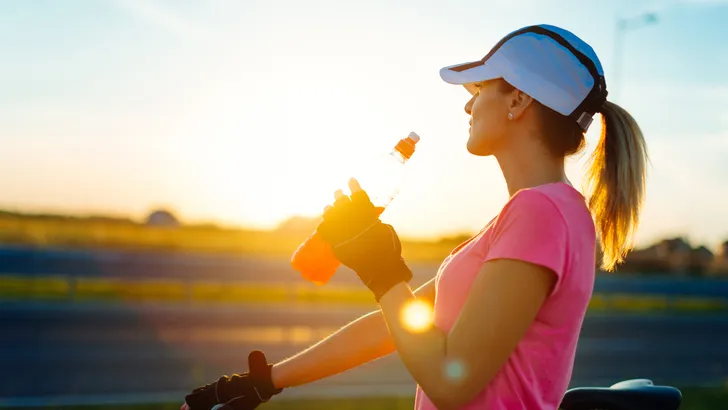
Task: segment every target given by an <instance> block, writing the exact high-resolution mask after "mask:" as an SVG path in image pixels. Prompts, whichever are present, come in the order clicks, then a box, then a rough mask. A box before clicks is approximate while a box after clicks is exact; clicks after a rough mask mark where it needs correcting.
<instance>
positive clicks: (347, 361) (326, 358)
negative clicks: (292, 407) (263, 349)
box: [272, 311, 395, 388]
mask: <svg viewBox="0 0 728 410" xmlns="http://www.w3.org/2000/svg"><path fill="white" fill-rule="evenodd" d="M394 350H395V347H394V344H393V342H392V338H391V336H390V335H389V332H388V331H387V325H386V323H385V321H384V317H383V315H382V313H381V311H375V312H371V313H369V314H367V315H364V316H362V317H360V318H359V319H357V320H355V321H353V322H351V323H349V324H348V325H346V326H344V327H343V328H341V329H339V330H338V331H337V332H336V333H334V334H332V335H330V336H328V337H327V338H325V339H324V340H322V341H320V342H319V343H316V344H315V345H313V346H311V347H310V348H308V349H306V350H304V351H303V352H301V353H298V354H297V355H295V356H293V357H290V358H288V359H286V360H284V361H282V362H280V363H277V364H275V365H273V369H272V378H273V384H274V385H275V386H276V387H278V388H286V387H292V386H298V385H301V384H306V383H311V382H314V381H316V380H319V379H323V378H326V377H329V376H333V375H335V374H339V373H342V372H344V371H347V370H349V369H352V368H354V367H357V366H359V365H361V364H364V363H367V362H370V361H372V360H374V359H377V358H379V357H382V356H386V355H388V354H390V353H392V352H394Z"/></svg>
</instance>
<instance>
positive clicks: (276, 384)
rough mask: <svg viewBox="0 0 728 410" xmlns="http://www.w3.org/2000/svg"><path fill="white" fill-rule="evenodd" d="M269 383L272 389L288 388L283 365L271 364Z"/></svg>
mask: <svg viewBox="0 0 728 410" xmlns="http://www.w3.org/2000/svg"><path fill="white" fill-rule="evenodd" d="M270 381H271V383H273V388H274V389H283V388H285V387H289V386H288V384H287V382H286V368H285V364H283V363H276V364H273V365H272V366H271V368H270Z"/></svg>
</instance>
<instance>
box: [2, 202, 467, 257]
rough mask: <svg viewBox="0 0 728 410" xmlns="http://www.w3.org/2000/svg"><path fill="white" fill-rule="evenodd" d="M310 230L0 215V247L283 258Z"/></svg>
mask: <svg viewBox="0 0 728 410" xmlns="http://www.w3.org/2000/svg"><path fill="white" fill-rule="evenodd" d="M314 222H315V221H314ZM314 227H315V224H313V225H312V226H310V227H304V228H297V229H277V230H269V231H255V230H246V229H233V228H221V227H215V226H206V225H200V226H195V225H183V226H180V227H177V228H165V227H153V226H147V225H144V224H139V223H134V222H132V221H124V220H118V221H117V220H96V219H83V218H63V217H47V218H41V217H32V216H19V215H13V214H7V213H4V214H3V213H0V243H5V244H21V245H32V246H40V247H71V248H84V249H122V250H148V251H178V252H194V253H215V254H228V255H230V254H231V255H241V256H243V255H255V256H273V257H286V258H289V257H290V256H291V255H292V254H293V252H294V251H295V250H296V248H298V246H299V245H300V244H301V242H303V241H304V240H305V239H306V237H307V236H308V235H309V234H310V232H311V231H312V230H313V228H314ZM309 228H310V229H309ZM467 237H468V236H456V237H452V238H443V239H438V240H433V241H412V240H406V239H404V238H403V244H402V252H403V256H404V257H405V258H407V260H409V261H417V262H429V261H437V262H440V261H442V260H443V259H444V258H445V257H447V255H448V254H449V253H450V251H451V250H452V249H453V248H454V247H455V246H457V245H458V244H459V243H461V242H462V241H463V240H465V239H467Z"/></svg>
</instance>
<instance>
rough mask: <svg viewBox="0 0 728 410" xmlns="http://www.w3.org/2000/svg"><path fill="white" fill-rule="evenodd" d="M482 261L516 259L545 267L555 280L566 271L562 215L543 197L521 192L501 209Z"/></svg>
mask: <svg viewBox="0 0 728 410" xmlns="http://www.w3.org/2000/svg"><path fill="white" fill-rule="evenodd" d="M494 228H495V229H494V235H493V239H492V242H491V244H490V247H489V249H488V252H487V254H486V258H485V261H486V262H487V261H489V260H494V259H517V260H521V261H525V262H529V263H533V264H535V265H540V266H545V267H546V268H548V269H550V270H552V271H553V272H554V273H555V274H556V276H557V285H556V287H555V288H554V289H556V288H557V287H558V285H559V284H560V283H561V279H562V277H563V275H564V272H565V270H566V263H567V257H568V245H569V244H568V230H567V227H566V221H565V220H564V217H563V215H562V214H561V212H560V211H559V210H558V208H557V207H556V205H555V204H554V203H553V202H552V201H551V199H549V198H548V197H547V196H546V195H544V194H543V193H540V192H537V191H521V192H519V193H517V194H516V196H515V197H514V198H513V199H512V200H511V202H510V203H509V204H507V205H506V207H505V208H504V209H503V212H502V213H501V215H499V217H498V221H497V222H496V226H494Z"/></svg>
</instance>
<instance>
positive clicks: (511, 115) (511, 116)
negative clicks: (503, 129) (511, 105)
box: [508, 112, 513, 120]
mask: <svg viewBox="0 0 728 410" xmlns="http://www.w3.org/2000/svg"><path fill="white" fill-rule="evenodd" d="M508 119H509V120H512V119H513V113H512V112H509V113H508Z"/></svg>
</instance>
